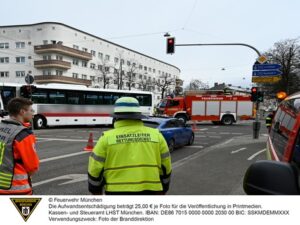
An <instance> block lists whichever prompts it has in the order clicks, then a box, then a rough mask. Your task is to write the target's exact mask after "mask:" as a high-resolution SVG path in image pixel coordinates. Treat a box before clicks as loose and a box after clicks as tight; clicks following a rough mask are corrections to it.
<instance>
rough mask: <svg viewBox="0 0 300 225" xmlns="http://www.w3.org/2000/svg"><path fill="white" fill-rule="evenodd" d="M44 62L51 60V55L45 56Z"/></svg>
mask: <svg viewBox="0 0 300 225" xmlns="http://www.w3.org/2000/svg"><path fill="white" fill-rule="evenodd" d="M43 60H51V55H43Z"/></svg>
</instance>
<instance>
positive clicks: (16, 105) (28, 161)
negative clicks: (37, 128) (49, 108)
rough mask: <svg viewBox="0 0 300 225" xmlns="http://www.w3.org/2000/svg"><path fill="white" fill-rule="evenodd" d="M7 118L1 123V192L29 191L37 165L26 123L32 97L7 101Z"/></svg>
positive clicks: (29, 113) (31, 138) (20, 192)
mask: <svg viewBox="0 0 300 225" xmlns="http://www.w3.org/2000/svg"><path fill="white" fill-rule="evenodd" d="M7 110H8V113H9V118H8V119H6V120H2V121H1V123H0V194H9V195H16V194H22V195H30V194H32V185H31V176H32V175H33V174H34V173H35V172H36V171H37V170H38V168H39V158H38V155H37V153H36V149H35V144H36V139H35V136H34V134H33V132H32V130H31V128H30V127H26V126H28V122H30V121H31V120H32V117H33V109H32V101H30V100H28V99H25V98H13V99H11V100H10V101H9V102H8V104H7Z"/></svg>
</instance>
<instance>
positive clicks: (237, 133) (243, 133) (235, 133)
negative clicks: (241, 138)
mask: <svg viewBox="0 0 300 225" xmlns="http://www.w3.org/2000/svg"><path fill="white" fill-rule="evenodd" d="M231 134H237V135H239V134H244V133H231Z"/></svg>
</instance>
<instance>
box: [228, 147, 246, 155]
mask: <svg viewBox="0 0 300 225" xmlns="http://www.w3.org/2000/svg"><path fill="white" fill-rule="evenodd" d="M246 149H247V148H240V149H238V150H234V151H231V154H235V153H238V152H240V151H243V150H246Z"/></svg>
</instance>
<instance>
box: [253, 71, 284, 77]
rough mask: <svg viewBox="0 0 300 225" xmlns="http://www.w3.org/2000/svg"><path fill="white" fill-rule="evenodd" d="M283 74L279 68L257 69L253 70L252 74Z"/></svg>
mask: <svg viewBox="0 0 300 225" xmlns="http://www.w3.org/2000/svg"><path fill="white" fill-rule="evenodd" d="M278 75H281V71H279V70H257V71H253V72H252V76H278Z"/></svg>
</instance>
